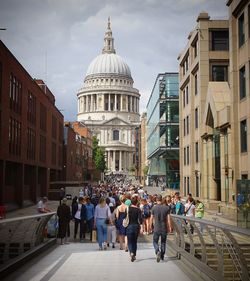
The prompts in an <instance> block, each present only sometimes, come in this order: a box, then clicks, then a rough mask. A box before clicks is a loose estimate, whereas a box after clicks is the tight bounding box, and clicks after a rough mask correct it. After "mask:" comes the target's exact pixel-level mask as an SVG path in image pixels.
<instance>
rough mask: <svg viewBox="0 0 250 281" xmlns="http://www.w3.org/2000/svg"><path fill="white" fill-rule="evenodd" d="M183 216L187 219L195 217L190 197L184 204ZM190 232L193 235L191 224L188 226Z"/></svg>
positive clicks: (192, 201)
mask: <svg viewBox="0 0 250 281" xmlns="http://www.w3.org/2000/svg"><path fill="white" fill-rule="evenodd" d="M185 215H186V217H189V218H194V217H195V204H194V199H193V198H192V197H189V198H188V201H187V203H186V204H185ZM190 231H191V233H192V234H193V233H194V227H193V226H192V224H190Z"/></svg>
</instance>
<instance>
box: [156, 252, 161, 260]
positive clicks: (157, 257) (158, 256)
mask: <svg viewBox="0 0 250 281" xmlns="http://www.w3.org/2000/svg"><path fill="white" fill-rule="evenodd" d="M160 260H161V252H158V253H157V254H156V261H157V262H160Z"/></svg>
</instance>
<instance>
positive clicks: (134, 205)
mask: <svg viewBox="0 0 250 281" xmlns="http://www.w3.org/2000/svg"><path fill="white" fill-rule="evenodd" d="M126 213H127V214H128V219H129V224H128V226H127V228H126V235H127V238H128V250H129V254H130V258H131V262H134V261H135V260H136V253H137V239H138V235H139V233H140V232H141V233H142V231H143V229H142V213H141V210H140V208H138V197H137V196H132V198H131V205H130V206H129V207H128V209H127V210H126ZM127 214H126V215H127Z"/></svg>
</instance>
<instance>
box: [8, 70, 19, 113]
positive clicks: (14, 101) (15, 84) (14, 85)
mask: <svg viewBox="0 0 250 281" xmlns="http://www.w3.org/2000/svg"><path fill="white" fill-rule="evenodd" d="M10 109H12V110H13V111H14V112H16V113H18V114H21V112H22V83H21V82H20V81H19V80H18V79H17V78H16V77H15V76H14V75H13V74H11V75H10Z"/></svg>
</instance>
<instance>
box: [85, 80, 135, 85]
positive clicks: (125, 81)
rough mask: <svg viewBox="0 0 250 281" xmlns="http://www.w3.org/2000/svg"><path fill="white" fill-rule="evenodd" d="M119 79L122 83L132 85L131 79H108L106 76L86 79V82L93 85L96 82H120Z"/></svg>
mask: <svg viewBox="0 0 250 281" xmlns="http://www.w3.org/2000/svg"><path fill="white" fill-rule="evenodd" d="M118 81H119V82H120V84H124V85H132V82H131V81H129V80H125V79H124V80H122V79H120V80H119V79H112V78H111V79H108V78H106V79H93V80H87V81H86V84H87V85H88V84H91V85H93V84H94V83H95V84H104V83H105V84H110V83H113V82H115V83H118Z"/></svg>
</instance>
